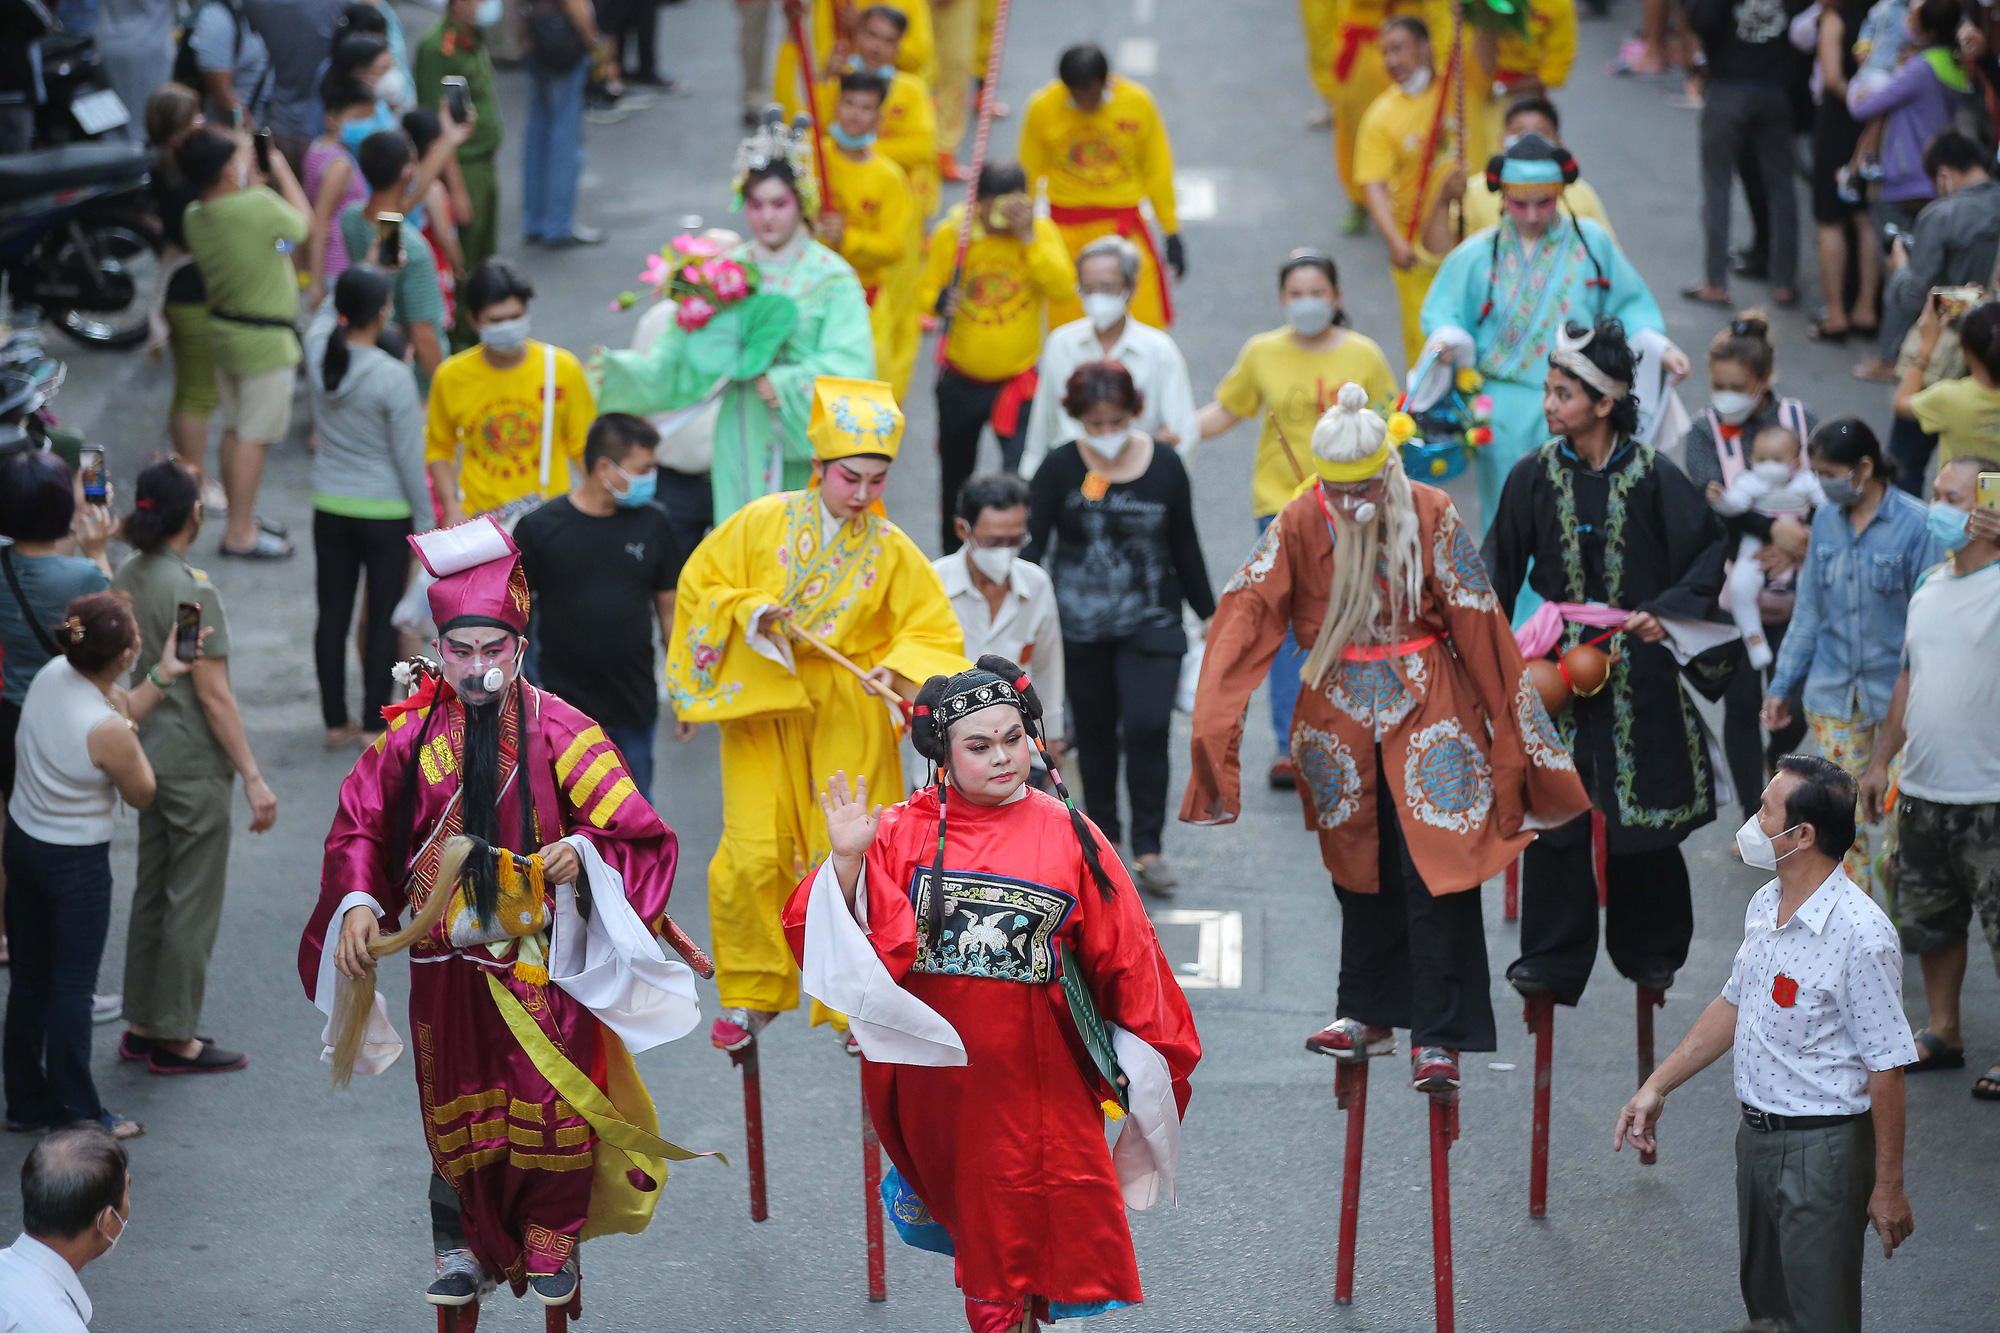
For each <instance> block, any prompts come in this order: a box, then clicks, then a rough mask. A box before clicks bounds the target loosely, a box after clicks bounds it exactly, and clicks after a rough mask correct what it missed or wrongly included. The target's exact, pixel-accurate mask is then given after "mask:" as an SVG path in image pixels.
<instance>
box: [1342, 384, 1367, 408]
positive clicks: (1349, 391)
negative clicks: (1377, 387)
mask: <svg viewBox="0 0 2000 1333" xmlns="http://www.w3.org/2000/svg"><path fill="white" fill-rule="evenodd" d="M1338 401H1339V403H1340V405H1341V406H1342V407H1344V408H1346V409H1347V410H1348V411H1350V412H1359V411H1360V410H1361V409H1362V408H1364V407H1366V406H1368V390H1366V389H1364V388H1362V387H1361V386H1360V385H1359V384H1356V383H1355V382H1354V381H1353V380H1349V381H1348V382H1347V383H1345V384H1343V385H1341V386H1340V396H1339V399H1338Z"/></svg>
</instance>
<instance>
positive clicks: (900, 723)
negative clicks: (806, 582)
mask: <svg viewBox="0 0 2000 1333" xmlns="http://www.w3.org/2000/svg"><path fill="white" fill-rule="evenodd" d="M785 633H787V634H789V635H791V636H792V637H793V638H795V639H799V640H801V641H802V642H805V643H808V644H811V645H812V647H813V648H814V650H816V651H817V652H818V653H819V654H820V655H821V656H823V657H825V658H826V659H827V660H829V661H831V662H833V663H834V664H836V665H838V666H844V667H846V668H847V669H848V670H849V671H852V672H853V673H854V676H855V679H857V680H859V681H860V682H861V683H862V684H863V685H864V686H866V687H867V688H868V690H869V691H870V692H871V693H874V694H877V695H880V696H881V698H882V701H883V702H884V703H886V704H888V705H889V712H890V713H891V714H892V715H893V716H894V718H895V720H896V734H897V735H899V736H900V735H901V734H902V733H903V732H904V731H905V730H907V729H908V727H909V721H908V713H909V711H910V705H909V703H908V702H907V701H906V700H905V699H904V698H903V696H902V695H900V694H898V693H896V692H895V691H894V690H892V689H890V688H889V687H888V686H887V685H884V684H883V683H882V682H881V681H879V680H876V679H875V678H874V677H873V676H870V675H869V674H868V673H867V672H866V671H863V670H862V669H861V668H860V667H858V666H856V665H854V663H852V662H850V661H848V660H847V658H845V657H844V656H842V655H841V653H840V650H839V649H837V648H835V647H834V646H833V645H832V644H830V643H828V642H827V641H826V640H825V639H822V638H820V637H819V636H818V635H816V634H814V633H812V632H811V631H810V630H803V629H800V628H799V627H798V626H797V625H793V624H790V623H787V624H786V626H785Z"/></svg>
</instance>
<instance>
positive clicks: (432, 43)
mask: <svg viewBox="0 0 2000 1333" xmlns="http://www.w3.org/2000/svg"><path fill="white" fill-rule="evenodd" d="M501 4H502V0H449V3H447V4H446V5H445V10H444V16H443V17H442V18H440V19H439V20H438V23H437V26H436V27H434V28H432V29H431V30H430V31H429V32H428V33H426V34H424V37H423V39H422V40H421V41H419V42H418V43H417V49H416V53H415V54H414V55H413V56H412V58H411V59H412V61H413V66H412V75H411V77H412V78H413V79H414V80H415V82H416V92H417V105H418V106H421V107H423V108H424V109H425V110H427V111H430V112H433V113H439V108H440V107H441V106H442V104H443V101H444V80H445V79H447V78H460V79H464V80H465V91H466V94H467V98H468V100H469V101H470V102H471V103H472V110H473V118H472V131H471V133H469V134H468V135H466V137H465V141H464V142H463V143H461V144H459V145H458V149H457V151H456V153H455V154H454V155H453V161H454V162H455V163H456V166H457V171H458V180H457V182H456V184H455V185H454V186H453V192H454V193H453V200H452V220H453V221H454V222H455V223H456V224H457V226H458V245H459V249H460V250H461V251H462V252H463V253H464V255H465V272H467V273H471V272H473V271H474V270H476V269H478V268H480V267H481V266H483V265H484V264H485V263H486V261H487V260H489V259H491V258H493V256H494V254H495V253H497V252H498V250H499V248H500V171H499V167H498V166H497V165H496V163H495V158H496V157H497V156H498V154H499V152H500V144H501V140H502V139H503V138H504V136H505V130H504V128H503V126H504V124H505V122H503V121H502V120H501V118H500V95H499V92H498V90H497V89H496V87H495V84H494V75H493V57H492V54H491V53H490V52H489V51H488V49H487V40H486V33H487V31H488V30H489V29H491V28H493V27H494V25H496V24H498V23H499V22H500V18H501ZM439 117H440V119H442V114H441V113H439ZM472 333H473V330H472V327H471V323H470V321H469V320H460V321H459V325H458V326H457V327H455V328H454V329H453V337H452V349H453V350H454V351H461V352H462V351H464V350H465V349H466V348H467V347H469V346H471V345H472V343H473V342H474V341H476V338H475V337H473V336H471V335H472Z"/></svg>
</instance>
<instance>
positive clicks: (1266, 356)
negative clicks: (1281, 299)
mask: <svg viewBox="0 0 2000 1333" xmlns="http://www.w3.org/2000/svg"><path fill="white" fill-rule="evenodd" d="M1350 381H1352V382H1353V383H1355V384H1359V385H1360V386H1361V387H1362V388H1364V389H1366V390H1368V402H1369V404H1370V405H1371V406H1372V407H1374V408H1375V410H1376V411H1378V412H1381V411H1385V410H1386V409H1387V407H1388V405H1389V403H1390V402H1392V401H1393V400H1394V399H1395V397H1396V395H1397V393H1398V392H1400V389H1399V386H1398V385H1397V383H1396V377H1395V375H1394V374H1393V373H1392V372H1391V371H1390V369H1389V363H1388V361H1387V360H1385V359H1384V358H1383V356H1382V349H1381V348H1380V347H1377V346H1376V345H1375V344H1374V342H1373V341H1371V340H1370V339H1368V338H1365V337H1363V336H1362V335H1361V334H1358V333H1354V332H1351V331H1350V332H1349V333H1348V334H1347V336H1346V337H1344V338H1342V339H1341V340H1340V343H1339V345H1338V346H1336V347H1334V348H1332V349H1331V350H1329V351H1324V352H1309V351H1307V350H1306V349H1305V348H1303V347H1300V346H1299V344H1298V341H1297V339H1295V338H1293V337H1292V332H1291V330H1290V329H1288V328H1287V329H1273V330H1271V331H1270V332H1269V333H1260V334H1258V335H1257V336H1256V337H1254V338H1252V339H1251V340H1250V341H1249V342H1246V343H1244V344H1243V350H1242V351H1241V352H1238V353H1237V354H1236V364H1235V365H1233V366H1231V367H1230V368H1229V373H1228V374H1227V375H1225V376H1223V378H1222V383H1221V384H1220V385H1218V386H1216V390H1215V401H1216V402H1218V403H1220V404H1221V405H1222V406H1223V407H1224V408H1225V409H1226V410H1227V411H1229V412H1230V413H1231V414H1232V415H1235V416H1239V417H1243V418H1246V419H1252V418H1254V419H1255V420H1257V422H1258V423H1259V426H1258V435H1257V464H1256V470H1255V472H1254V473H1253V474H1252V476H1251V480H1250V501H1251V508H1252V510H1253V511H1254V513H1255V514H1256V516H1257V517H1258V518H1262V517H1263V516H1264V515H1266V514H1275V513H1277V512H1278V511H1279V510H1280V509H1283V508H1284V507H1285V503H1286V502H1287V501H1289V500H1290V499H1291V498H1292V492H1293V491H1295V490H1297V489H1298V485H1299V483H1300V482H1301V481H1303V480H1305V478H1306V477H1308V476H1310V475H1311V474H1312V466H1313V462H1312V433H1313V427H1314V426H1315V425H1317V424H1318V423H1319V418H1320V414H1321V413H1322V412H1324V411H1325V410H1326V409H1327V408H1329V407H1331V406H1333V403H1334V400H1335V399H1337V398H1338V397H1339V396H1340V386H1341V385H1343V384H1346V383H1348V382H1350ZM1274 414H1275V416H1276V417H1277V422H1276V424H1275V425H1274V424H1273V422H1272V416H1273V415H1274ZM1279 427H1283V429H1284V437H1283V439H1280V438H1279V435H1278V428H1279ZM1287 443H1289V444H1290V445H1291V457H1290V458H1287V457H1286V455H1285V446H1286V444H1287ZM1294 460H1296V464H1295V462H1294Z"/></svg>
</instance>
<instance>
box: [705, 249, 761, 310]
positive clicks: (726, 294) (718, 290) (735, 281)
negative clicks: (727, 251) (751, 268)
mask: <svg viewBox="0 0 2000 1333" xmlns="http://www.w3.org/2000/svg"><path fill="white" fill-rule="evenodd" d="M701 276H702V279H703V280H704V281H706V282H707V283H708V285H709V286H710V287H712V288H714V289H715V294H716V295H717V296H718V297H720V298H721V299H722V300H724V301H740V300H742V299H743V298H744V297H745V296H748V295H749V294H750V278H749V275H748V274H746V273H744V271H743V266H742V265H741V264H739V263H737V262H736V261H735V260H733V259H711V260H709V261H708V262H707V263H705V264H703V265H702V266H701Z"/></svg>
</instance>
